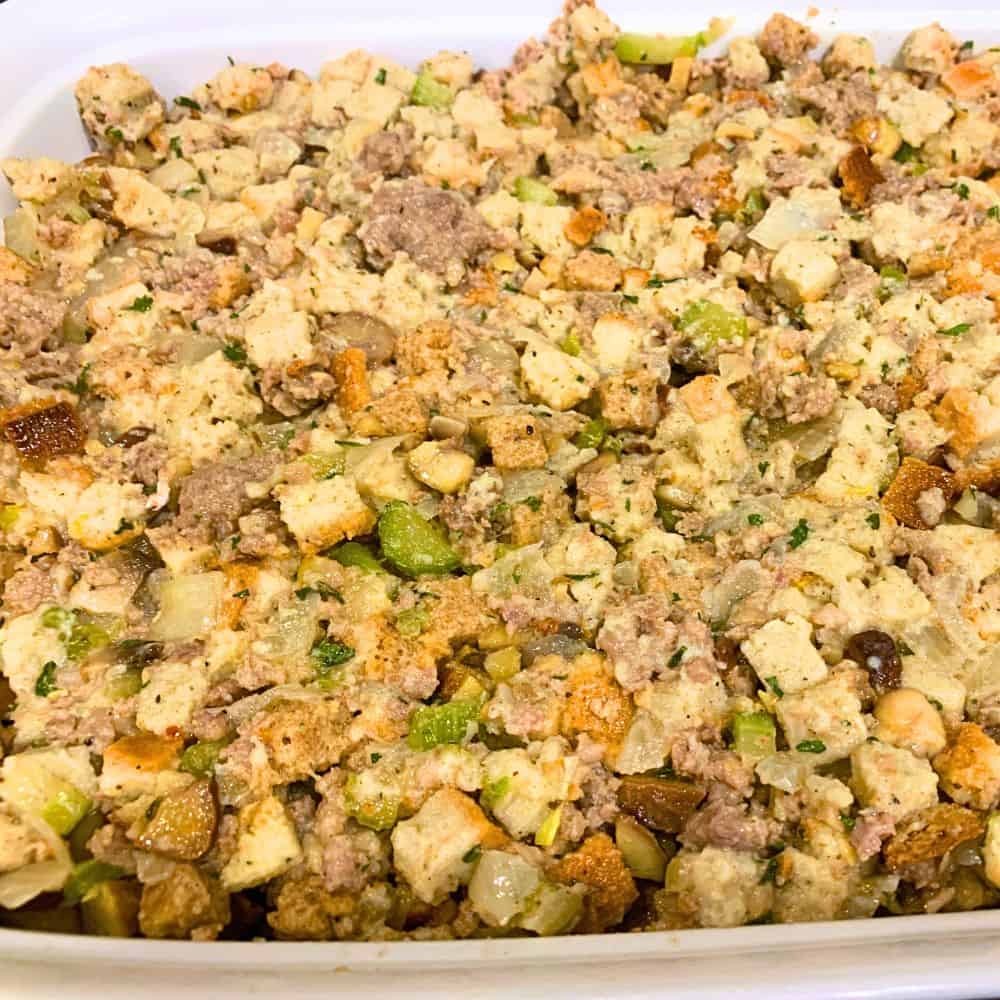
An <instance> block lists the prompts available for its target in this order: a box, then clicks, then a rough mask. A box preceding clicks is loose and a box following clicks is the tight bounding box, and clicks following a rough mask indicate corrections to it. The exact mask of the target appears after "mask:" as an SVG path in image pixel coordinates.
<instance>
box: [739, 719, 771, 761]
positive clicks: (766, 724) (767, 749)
mask: <svg viewBox="0 0 1000 1000" xmlns="http://www.w3.org/2000/svg"><path fill="white" fill-rule="evenodd" d="M733 749H734V750H735V751H736V752H737V753H740V754H745V755H746V756H747V757H756V758H763V757H769V756H770V755H771V754H773V753H774V752H775V750H776V734H775V728H774V719H772V718H771V716H770V715H768V714H767V713H766V712H739V713H737V714H736V715H735V716H733Z"/></svg>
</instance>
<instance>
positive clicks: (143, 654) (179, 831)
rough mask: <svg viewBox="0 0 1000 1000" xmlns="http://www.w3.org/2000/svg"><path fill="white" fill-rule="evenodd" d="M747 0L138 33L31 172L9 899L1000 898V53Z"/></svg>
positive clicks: (7, 612) (816, 910)
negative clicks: (512, 32) (721, 16)
mask: <svg viewBox="0 0 1000 1000" xmlns="http://www.w3.org/2000/svg"><path fill="white" fill-rule="evenodd" d="M722 27H723V26H720V25H715V24H713V25H712V26H711V28H710V29H709V31H708V33H707V35H705V36H698V37H693V38H690V39H672V40H666V39H664V38H662V37H649V36H635V35H630V34H627V33H625V34H623V33H622V32H621V31H620V30H619V29H618V28H617V27H616V26H615V25H614V24H613V23H612V21H611V20H610V19H609V18H608V16H606V15H605V14H604V13H603V12H602V11H601V10H599V9H598V8H596V7H595V6H593V5H592V4H591V3H589V2H586V0H582V2H581V0H570V2H569V3H567V5H566V7H565V9H564V12H563V13H562V15H561V16H560V17H559V18H558V19H557V20H556V21H554V22H553V24H552V25H551V26H550V28H549V30H548V33H547V34H546V35H545V37H544V38H543V39H542V40H541V41H530V42H528V43H526V44H525V45H523V46H522V47H521V48H520V49H519V50H518V52H517V53H516V55H515V57H514V60H513V62H512V64H511V65H510V66H509V67H508V68H506V69H503V70H489V71H480V70H476V69H475V67H474V66H473V65H472V64H471V62H470V60H469V59H468V57H467V56H465V55H462V54H458V53H453V52H440V53H438V54H437V55H434V56H432V57H430V58H428V59H427V60H426V61H425V62H424V63H422V64H421V65H420V66H419V67H418V69H417V71H415V72H414V71H411V70H410V69H408V68H405V67H403V66H400V65H397V64H395V63H394V62H392V61H391V60H389V59H385V58H382V57H380V56H378V55H372V54H369V53H367V52H362V51H354V52H350V53H347V54H345V55H343V56H342V57H340V58H338V59H335V60H333V61H331V62H329V63H327V64H326V65H324V66H323V67H322V68H321V70H320V72H319V75H318V76H317V77H309V76H307V75H306V74H305V73H303V72H301V71H299V70H291V69H288V68H286V67H284V66H282V65H281V64H279V63H273V64H271V65H268V66H255V65H248V64H241V63H234V64H232V65H229V66H225V67H223V68H222V69H221V71H220V72H219V73H218V74H217V75H216V76H215V77H214V78H213V79H211V80H210V81H208V82H207V83H205V84H203V85H200V86H197V87H195V88H194V89H193V90H192V91H190V92H189V93H188V94H186V95H181V96H180V97H177V98H175V99H174V100H173V101H168V100H167V99H165V98H164V97H163V96H161V95H160V94H159V93H158V92H157V90H156V88H155V86H154V85H153V83H152V82H150V81H148V80H146V79H145V78H144V77H143V76H142V75H141V74H140V73H138V72H136V71H135V70H133V69H131V68H129V67H127V66H125V65H122V64H115V65H109V66H103V67H95V68H92V69H90V70H89V71H88V72H87V73H86V75H85V76H84V77H83V79H82V80H81V81H80V83H79V84H78V86H77V90H76V98H77V101H78V103H79V106H80V112H81V117H82V121H83V125H84V127H85V128H86V130H87V132H88V134H89V135H90V137H91V139H92V143H93V146H94V150H95V152H94V155H93V156H91V157H89V158H88V159H86V160H84V161H82V162H81V163H79V164H76V165H73V164H64V163H60V162H57V161H54V160H50V159H39V160H13V159H7V160H2V161H0V169H2V171H3V173H4V174H5V175H6V177H7V179H8V181H9V182H10V184H11V187H12V189H13V192H14V195H15V196H16V198H17V199H18V201H19V207H18V209H17V210H16V212H14V214H13V215H12V216H11V217H10V218H8V219H7V220H6V221H5V236H6V244H7V246H6V248H3V249H0V532H2V542H3V544H2V548H0V583H2V605H0V613H2V623H0V658H2V670H3V683H2V686H0V711H2V713H3V722H4V725H3V728H2V730H0V744H2V753H3V759H2V763H0V826H2V827H3V830H4V831H5V832H4V833H3V836H2V838H0V839H2V840H3V845H2V849H0V914H2V918H3V922H4V923H7V924H11V925H16V926H36V927H46V926H47V927H59V928H61V929H66V927H67V926H72V927H74V928H76V929H80V928H82V929H83V930H86V931H88V932H92V933H102V934H121V935H129V934H143V935H146V936H149V937H172V938H188V939H195V940H203V939H212V938H216V937H224V938H231V939H239V938H247V939H248V938H278V939H287V940H335V939H336V940H399V939H424V940H426V939H436V938H462V937H482V936H487V935H508V936H509V935H532V934H535V935H549V934H561V933H594V932H604V931H616V930H617V931H623V930H649V929H669V930H677V929H682V928H692V927H724V926H734V925H738V924H744V923H753V922H790V921H800V920H819V919H824V920H825V919H841V918H857V917H873V916H881V915H886V914H906V913H924V912H936V911H940V910H969V909H976V908H982V907H991V906H995V905H996V904H997V903H998V902H1000V896H998V892H1000V886H998V884H997V882H998V880H1000V875H998V874H997V873H998V872H1000V829H998V827H997V824H996V822H995V821H994V819H991V818H990V817H991V815H994V814H993V810H994V809H996V808H997V805H998V802H1000V744H998V742H997V739H998V737H1000V654H998V652H997V650H998V649H1000V646H998V645H997V640H998V639H1000V534H998V530H1000V502H998V499H997V491H998V489H1000V327H998V308H1000V180H998V178H1000V175H998V173H997V170H998V168H1000V103H998V102H1000V75H998V72H997V66H998V65H1000V54H998V53H997V52H995V51H979V50H977V49H976V47H975V46H974V45H973V44H972V43H971V42H970V43H964V44H960V43H959V40H957V39H954V38H953V37H952V36H951V35H949V34H948V32H947V31H946V30H945V29H944V28H942V27H941V26H940V25H931V26H928V27H922V28H917V29H916V30H914V31H913V32H912V33H911V34H910V35H909V37H908V38H907V40H906V43H905V44H904V45H903V48H902V50H901V52H900V53H899V54H898V57H897V58H895V59H894V61H893V62H892V63H891V64H886V65H879V64H878V62H877V60H876V58H875V53H874V49H873V47H872V45H871V44H870V43H869V42H868V41H867V40H865V39H863V38H859V37H854V36H846V35H842V36H840V37H838V38H836V39H833V40H832V41H828V42H826V43H824V44H822V45H821V44H820V42H819V39H818V38H817V37H816V36H815V35H814V34H813V32H812V31H811V30H810V29H809V28H808V27H807V26H804V25H801V24H798V23H796V22H795V21H792V20H790V19H789V18H787V17H785V16H784V15H780V14H776V15H774V16H773V17H772V18H771V19H770V20H769V21H768V22H767V24H766V26H765V27H764V29H763V30H762V32H761V34H760V35H759V36H758V37H756V38H738V39H730V40H729V42H728V45H723V46H720V48H722V49H725V50H726V52H727V54H725V55H721V56H718V57H714V56H713V57H709V58H706V57H703V56H699V55H698V54H697V50H698V48H699V45H700V44H701V43H702V42H704V41H705V40H706V39H707V38H714V37H715V36H716V35H717V34H719V33H721V32H720V31H719V29H720V28H722ZM53 893H56V894H58V893H63V894H64V897H65V899H66V905H64V906H61V907H59V908H56V909H53V908H52V900H53V899H58V896H53Z"/></svg>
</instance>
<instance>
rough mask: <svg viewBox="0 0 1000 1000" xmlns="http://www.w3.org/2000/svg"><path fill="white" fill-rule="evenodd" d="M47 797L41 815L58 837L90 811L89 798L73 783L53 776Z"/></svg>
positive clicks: (64, 834)
mask: <svg viewBox="0 0 1000 1000" xmlns="http://www.w3.org/2000/svg"><path fill="white" fill-rule="evenodd" d="M48 791H49V798H48V801H47V802H46V803H45V805H44V806H43V807H42V812H41V816H42V819H44V820H45V822H46V823H48V824H49V826H51V827H52V829H53V830H55V831H56V833H58V834H59V836H60V837H65V836H66V834H67V833H69V832H70V831H71V830H72V829H73V827H75V826H76V824H77V823H79V822H80V820H81V819H83V817H84V816H85V815H86V814H87V813H88V812H89V811H90V799H88V798H87V796H86V795H84V794H83V792H81V791H80V790H79V789H78V788H76V787H75V786H74V785H71V784H70V783H69V782H68V781H63V780H62V779H61V778H56V777H54V776H53V778H52V785H51V786H50V788H49V789H48Z"/></svg>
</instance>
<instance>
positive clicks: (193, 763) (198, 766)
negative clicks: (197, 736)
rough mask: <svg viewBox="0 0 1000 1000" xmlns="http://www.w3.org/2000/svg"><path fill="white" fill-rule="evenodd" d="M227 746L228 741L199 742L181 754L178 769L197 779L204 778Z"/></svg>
mask: <svg viewBox="0 0 1000 1000" xmlns="http://www.w3.org/2000/svg"><path fill="white" fill-rule="evenodd" d="M228 745H229V740H225V739H223V740H199V741H198V742H197V743H192V744H191V746H189V747H187V748H186V749H185V751H184V753H182V754H181V760H180V764H179V765H178V769H179V770H181V771H185V772H186V773H187V774H193V775H194V776H195V777H197V778H206V777H208V776H209V775H210V774H211V773H212V772H213V771H214V770H215V764H216V762H217V761H218V759H219V754H220V753H222V751H223V750H224V749H225V748H226V747H227V746H228Z"/></svg>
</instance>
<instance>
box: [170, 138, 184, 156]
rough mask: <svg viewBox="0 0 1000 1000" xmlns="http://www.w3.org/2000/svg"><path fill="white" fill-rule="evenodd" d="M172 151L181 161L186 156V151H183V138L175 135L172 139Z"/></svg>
mask: <svg viewBox="0 0 1000 1000" xmlns="http://www.w3.org/2000/svg"><path fill="white" fill-rule="evenodd" d="M170 151H171V152H172V153H173V154H174V156H176V157H177V159H180V158H181V157H182V156H183V155H184V151H183V150H182V149H181V137H180V136H179V135H174V136H171V137H170Z"/></svg>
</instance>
